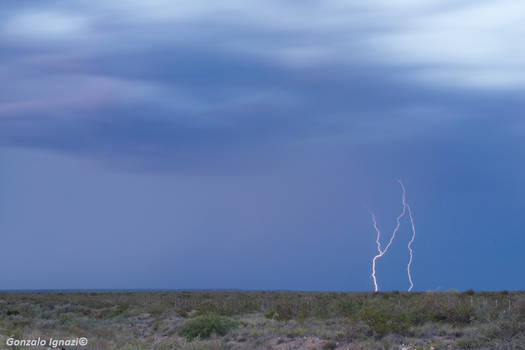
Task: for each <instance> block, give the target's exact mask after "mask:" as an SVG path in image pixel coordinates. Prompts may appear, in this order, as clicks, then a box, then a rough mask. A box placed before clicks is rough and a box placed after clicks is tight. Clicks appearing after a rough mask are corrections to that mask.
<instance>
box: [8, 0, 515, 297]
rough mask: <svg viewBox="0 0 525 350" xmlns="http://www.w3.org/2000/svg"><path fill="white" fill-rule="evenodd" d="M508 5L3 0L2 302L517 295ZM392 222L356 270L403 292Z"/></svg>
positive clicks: (511, 16)
mask: <svg viewBox="0 0 525 350" xmlns="http://www.w3.org/2000/svg"><path fill="white" fill-rule="evenodd" d="M524 21H525V3H523V2H521V1H517V0H513V1H509V0H502V1H497V2H494V1H488V0H482V1H462V2H457V1H449V0H441V1H437V0H436V1H434V0H426V1H425V0H424V1H421V0H418V1H416V0H400V1H394V2H393V1H386V0H371V1H367V2H363V1H352V0H345V1H343V0H322V1H321V0H319V1H317V0H301V1H297V0H285V1H283V0H280V1H277V0H264V1H262V0H223V1H217V2H212V3H210V2H209V1H204V0H192V1H183V0H169V1H168V0H152V1H138V0H135V1H129V0H126V1H124V0H113V1H100V0H91V1H75V2H71V1H65V0H63V1H60V0H51V1H45V2H42V1H28V0H21V1H7V2H4V3H3V4H2V11H0V46H1V50H0V63H1V64H0V76H1V78H2V79H1V80H0V84H1V93H0V237H1V241H0V242H1V248H2V249H1V254H0V274H1V276H2V279H1V280H0V289H3V290H6V289H189V288H195V289H201V288H206V289H208V288H209V289H230V288H232V289H250V290H252V289H257V290H261V289H263V290H275V289H279V290H281V289H285V290H312V291H319V290H325V291H368V290H373V281H372V279H371V276H370V275H371V261H372V258H373V257H374V255H376V254H377V246H376V242H375V241H376V234H375V231H374V229H373V227H372V222H371V219H370V216H369V214H368V212H367V208H370V209H371V210H373V211H374V212H375V214H376V216H377V218H378V224H379V226H380V228H381V229H382V230H383V242H384V243H383V244H386V241H387V240H388V239H389V235H390V234H391V232H392V229H393V228H394V225H395V217H396V216H397V215H398V214H399V213H400V212H401V209H402V207H401V190H400V188H399V185H398V184H397V182H396V179H402V180H403V182H404V184H405V186H406V189H407V200H408V202H409V204H410V206H411V208H412V211H413V213H414V220H415V227H416V231H417V236H416V239H415V241H414V244H413V249H414V260H413V265H412V276H413V280H414V290H416V291H425V290H435V289H438V288H439V289H441V290H449V289H456V290H466V289H474V290H518V289H525V277H524V276H525V254H524V253H523V252H524V250H525V215H523V210H524V209H525V184H524V182H523V179H524V178H525V162H523V160H522V159H525V119H524V117H523V114H522V111H523V110H524V108H525V47H524V46H523V45H522V44H521V43H522V38H523V37H524V36H525V27H524V26H523V23H524ZM406 219H407V218H406V217H405V218H404V219H403V221H402V225H401V228H400V231H399V233H398V235H397V236H396V240H395V241H394V243H393V244H392V246H391V248H390V250H389V252H388V253H387V254H386V255H385V256H384V257H383V258H381V259H380V260H379V261H378V265H377V277H378V283H379V288H380V290H406V289H408V287H409V282H408V278H407V263H408V249H407V244H408V242H409V240H410V236H411V232H410V227H409V223H408V221H407V220H406Z"/></svg>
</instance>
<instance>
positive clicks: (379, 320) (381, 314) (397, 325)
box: [359, 303, 410, 337]
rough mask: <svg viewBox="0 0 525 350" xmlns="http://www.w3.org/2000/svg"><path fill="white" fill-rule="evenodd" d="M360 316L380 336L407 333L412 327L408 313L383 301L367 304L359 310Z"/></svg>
mask: <svg viewBox="0 0 525 350" xmlns="http://www.w3.org/2000/svg"><path fill="white" fill-rule="evenodd" d="M359 318H360V319H361V320H362V321H363V322H365V323H366V324H367V325H368V326H369V327H370V328H371V329H372V330H373V331H374V333H375V334H376V335H377V336H378V337H383V336H384V335H386V334H389V333H405V332H406V331H407V330H408V328H410V321H409V319H408V317H407V315H406V314H405V313H404V312H402V311H401V310H397V311H396V310H393V308H392V307H389V306H388V305H385V304H382V303H373V304H369V305H366V306H364V307H362V308H361V310H359Z"/></svg>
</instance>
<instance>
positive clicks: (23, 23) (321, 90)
mask: <svg viewBox="0 0 525 350" xmlns="http://www.w3.org/2000/svg"><path fill="white" fill-rule="evenodd" d="M524 7H525V5H522V4H520V3H516V2H511V1H504V2H503V3H500V4H498V5H496V4H493V3H492V2H481V3H480V2H469V3H463V4H462V5H461V6H460V5H456V4H455V3H453V2H437V1H426V2H415V1H410V0H406V1H402V2H397V3H396V4H391V3H390V2H386V1H380V0H376V1H372V2H369V3H367V4H362V3H358V2H346V1H338V0H330V1H323V2H320V1H306V2H296V1H288V2H278V1H265V2H260V1H235V0H229V1H222V2H220V3H216V4H214V5H210V4H209V3H207V2H203V1H193V2H191V3H190V2H186V1H152V2H141V1H134V2H129V1H112V2H110V3H108V2H101V1H93V2H85V3H82V4H79V3H75V4H73V3H71V2H66V1H55V2H52V3H50V2H46V3H45V4H43V3H40V4H33V3H23V2H19V3H17V4H16V5H13V7H12V8H11V9H9V10H7V11H6V12H4V14H3V15H2V23H3V24H2V26H1V28H0V39H1V40H2V42H3V43H4V50H2V53H1V54H0V58H1V59H2V68H0V72H1V74H2V76H3V84H4V87H3V91H4V92H5V93H4V94H3V96H2V98H1V100H0V136H1V144H2V145H4V146H21V147H38V148H45V149H52V150H58V151H62V152H69V153H70V152H73V153H75V152H77V153H81V154H87V155H92V156H95V157H97V156H104V157H119V156H125V157H145V158H148V157H149V158H152V159H155V160H161V159H165V158H167V157H168V158H173V159H176V160H177V162H180V163H184V162H188V161H189V162H191V163H193V162H195V159H203V158H206V155H207V154H208V155H210V154H213V155H214V156H216V155H217V154H224V153H228V151H231V150H239V149H246V148H248V149H249V148H256V147H263V146H265V145H272V144H275V143H277V144H286V143H290V142H292V143H294V142H312V140H313V141H314V142H341V140H344V142H345V143H348V142H353V143H357V144H359V143H370V142H372V143H377V142H385V140H392V139H403V138H406V137H407V136H414V134H417V133H418V132H431V133H434V134H436V135H437V131H438V130H439V128H441V127H443V125H445V126H447V125H450V124H454V123H463V120H465V119H466V120H472V118H474V117H476V118H480V117H481V118H483V117H489V118H490V117H493V116H495V115H497V114H499V112H500V111H501V110H502V109H503V108H509V109H513V108H517V107H519V106H522V103H521V102H520V99H519V96H518V94H519V89H517V88H519V87H521V86H522V84H523V82H524V81H525V78H524V77H523V73H522V72H523V71H525V70H524V69H523V68H525V67H523V62H525V52H524V51H523V50H522V49H520V48H519V47H518V46H517V43H518V42H519V41H518V39H519V37H520V35H521V34H523V29H522V28H521V26H520V25H519V23H522V21H523V19H524V18H523V17H524V16H525V15H523V14H525V11H523V10H524ZM488 94H490V96H491V97H492V100H483V99H480V97H481V98H483V97H484V96H485V95H488ZM480 101H482V102H480ZM513 123H518V121H513ZM299 140H302V141H299ZM349 140H351V141H349Z"/></svg>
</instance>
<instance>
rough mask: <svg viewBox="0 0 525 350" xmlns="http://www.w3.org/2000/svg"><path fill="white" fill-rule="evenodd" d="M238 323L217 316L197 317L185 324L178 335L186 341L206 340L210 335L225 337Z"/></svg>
mask: <svg viewBox="0 0 525 350" xmlns="http://www.w3.org/2000/svg"><path fill="white" fill-rule="evenodd" d="M238 325H239V323H238V322H237V321H235V320H232V319H230V318H227V317H223V316H218V315H203V316H197V317H195V318H193V319H191V320H189V321H187V322H186V324H185V325H184V327H183V328H182V330H181V331H180V335H182V336H183V337H186V338H187V339H188V340H193V339H196V338H199V339H203V338H208V337H210V336H211V335H212V334H217V335H220V336H224V335H226V334H227V333H228V332H229V331H230V330H231V329H234V328H236V327H238Z"/></svg>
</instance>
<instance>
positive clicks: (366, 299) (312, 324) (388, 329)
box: [0, 291, 525, 350]
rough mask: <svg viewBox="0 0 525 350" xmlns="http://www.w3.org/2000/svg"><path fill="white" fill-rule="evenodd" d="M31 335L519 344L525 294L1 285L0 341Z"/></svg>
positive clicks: (302, 345) (97, 345)
mask: <svg viewBox="0 0 525 350" xmlns="http://www.w3.org/2000/svg"><path fill="white" fill-rule="evenodd" d="M38 337H42V338H45V339H49V338H50V337H53V338H55V339H65V338H67V339H70V338H78V337H86V338H87V339H88V340H89V344H88V345H87V346H86V347H69V348H67V349H94V350H98V349H100V350H102V349H103V350H106V349H110V350H114V349H115V350H117V349H118V350H146V349H148V350H149V349H152V350H161V349H162V350H164V349H183V350H222V349H280V350H291V349H295V350H299V349H305V350H313V349H317V350H327V349H340V350H341V349H354V350H357V349H362V350H368V349H370V350H376V349H381V350H383V349H385V350H387V349H399V350H403V349H404V350H415V349H417V350H431V349H433V350H438V349H502V350H503V349H505V350H507V349H525V292H512V293H509V292H505V291H504V292H473V291H467V292H456V291H447V292H441V291H432V292H423V293H402V292H389V293H321V292H320V293H310V292H222V291H217V292H215V291H209V292H184V291H177V292H144V293H142V292H103V293H87V292H82V293H80V292H74V293H51V292H45V293H0V349H4V348H6V349H8V348H16V347H14V346H12V347H8V346H6V341H7V339H8V338H14V339H36V338H38ZM18 348H19V349H42V347H40V348H38V347H18Z"/></svg>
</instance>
